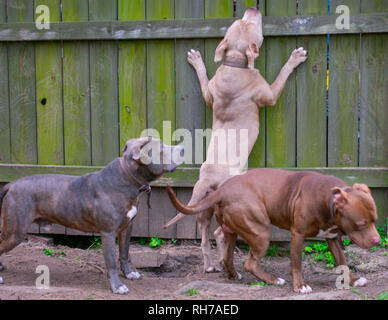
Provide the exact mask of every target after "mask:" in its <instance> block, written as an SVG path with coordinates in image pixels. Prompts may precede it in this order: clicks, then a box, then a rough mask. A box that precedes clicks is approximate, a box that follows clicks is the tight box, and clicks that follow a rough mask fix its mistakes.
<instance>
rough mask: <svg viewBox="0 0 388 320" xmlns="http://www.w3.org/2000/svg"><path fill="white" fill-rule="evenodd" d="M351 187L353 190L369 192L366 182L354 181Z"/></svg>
mask: <svg viewBox="0 0 388 320" xmlns="http://www.w3.org/2000/svg"><path fill="white" fill-rule="evenodd" d="M352 188H353V189H354V190H358V191H363V192H365V193H369V194H371V192H370V189H369V188H368V186H367V185H366V184H363V183H355V184H354V185H353V187H352Z"/></svg>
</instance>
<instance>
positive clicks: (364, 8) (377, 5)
mask: <svg viewBox="0 0 388 320" xmlns="http://www.w3.org/2000/svg"><path fill="white" fill-rule="evenodd" d="M360 1H361V12H362V13H373V12H388V2H387V1H386V0H360Z"/></svg>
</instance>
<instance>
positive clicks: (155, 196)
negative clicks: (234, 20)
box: [146, 0, 176, 237]
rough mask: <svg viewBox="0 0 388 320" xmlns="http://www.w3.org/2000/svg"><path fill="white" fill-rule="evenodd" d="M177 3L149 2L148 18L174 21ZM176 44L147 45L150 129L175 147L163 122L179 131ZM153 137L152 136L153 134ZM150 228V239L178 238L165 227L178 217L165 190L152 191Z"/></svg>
mask: <svg viewBox="0 0 388 320" xmlns="http://www.w3.org/2000/svg"><path fill="white" fill-rule="evenodd" d="M174 16H175V13H174V0H147V15H146V17H147V19H174ZM174 53H175V48H174V41H172V40H153V41H148V42H147V127H148V128H151V129H153V130H156V133H157V135H159V137H160V139H162V140H163V141H164V143H166V144H171V133H169V132H163V122H164V121H167V123H168V124H169V125H171V130H174V128H175V73H174V69H175V68H174V63H175V61H174V56H175V54H174ZM151 134H152V133H151ZM151 206H152V208H151V209H149V221H148V225H149V226H148V228H149V234H150V236H155V235H156V234H158V235H159V236H160V237H176V226H174V227H172V228H169V229H167V230H162V229H161V227H162V225H163V224H165V223H166V222H167V221H169V220H170V219H171V218H172V217H174V216H175V215H176V210H175V208H174V207H173V206H172V204H171V202H170V201H169V200H168V195H167V194H166V192H165V190H161V189H159V188H156V189H155V190H154V191H153V192H152V197H151Z"/></svg>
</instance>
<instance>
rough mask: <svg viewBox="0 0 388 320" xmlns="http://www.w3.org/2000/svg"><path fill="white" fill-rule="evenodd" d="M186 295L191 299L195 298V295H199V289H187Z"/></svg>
mask: <svg viewBox="0 0 388 320" xmlns="http://www.w3.org/2000/svg"><path fill="white" fill-rule="evenodd" d="M186 293H187V294H188V295H189V296H190V297H191V296H193V295H195V294H198V289H196V288H192V289H187V290H186Z"/></svg>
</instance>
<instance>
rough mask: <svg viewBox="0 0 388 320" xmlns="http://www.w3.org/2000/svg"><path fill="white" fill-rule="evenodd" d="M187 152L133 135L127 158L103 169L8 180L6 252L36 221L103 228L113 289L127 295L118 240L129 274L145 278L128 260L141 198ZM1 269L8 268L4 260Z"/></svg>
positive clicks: (0, 238)
mask: <svg viewBox="0 0 388 320" xmlns="http://www.w3.org/2000/svg"><path fill="white" fill-rule="evenodd" d="M183 155H184V148H183V147H182V146H166V145H164V144H163V143H162V142H160V141H159V140H156V139H151V138H147V137H145V138H139V139H132V140H128V141H127V143H126V145H125V147H124V149H123V157H121V158H116V159H115V160H113V161H112V162H111V163H110V164H109V165H108V166H107V167H105V168H104V169H103V170H101V171H99V172H94V173H89V174H86V175H83V176H80V177H77V176H68V175H58V174H42V175H32V176H28V177H24V178H21V179H18V180H16V181H13V182H11V183H9V184H7V185H6V186H5V187H4V188H3V190H1V191H0V209H1V210H0V215H1V224H0V227H1V235H0V255H2V254H3V253H4V252H8V251H10V250H11V249H13V248H14V247H16V246H17V245H18V244H19V243H20V242H22V241H23V240H24V239H25V235H26V233H27V230H28V228H29V226H30V225H31V224H32V223H33V222H35V223H38V224H40V225H41V226H43V227H45V226H47V225H51V224H53V223H56V224H60V225H63V226H66V227H68V228H73V229H77V230H81V231H84V232H95V233H97V232H98V233H100V234H101V239H102V246H103V254H104V259H105V264H106V268H107V271H108V277H109V280H110V284H111V288H112V291H113V292H114V293H119V294H125V293H127V292H128V288H127V287H126V286H125V285H124V284H123V283H122V282H121V280H120V278H119V275H118V271H117V266H116V258H115V254H114V246H115V238H116V236H118V238H119V255H120V259H119V260H120V267H121V271H122V272H123V274H124V276H125V277H126V278H127V279H138V278H140V277H141V276H140V274H139V273H138V272H137V271H136V270H135V269H134V268H133V267H132V266H131V265H130V262H129V261H128V250H129V241H130V236H131V231H132V221H133V219H134V217H135V216H136V213H137V204H138V196H139V194H140V193H142V192H148V193H149V192H150V191H151V187H150V185H149V182H151V181H153V180H156V179H157V178H158V177H160V176H161V175H162V174H164V173H166V172H172V171H174V170H175V169H176V168H177V167H178V166H179V165H180V164H182V162H183ZM0 269H3V266H2V264H1V263H0ZM2 282H3V281H2V278H1V277H0V283H2Z"/></svg>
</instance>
